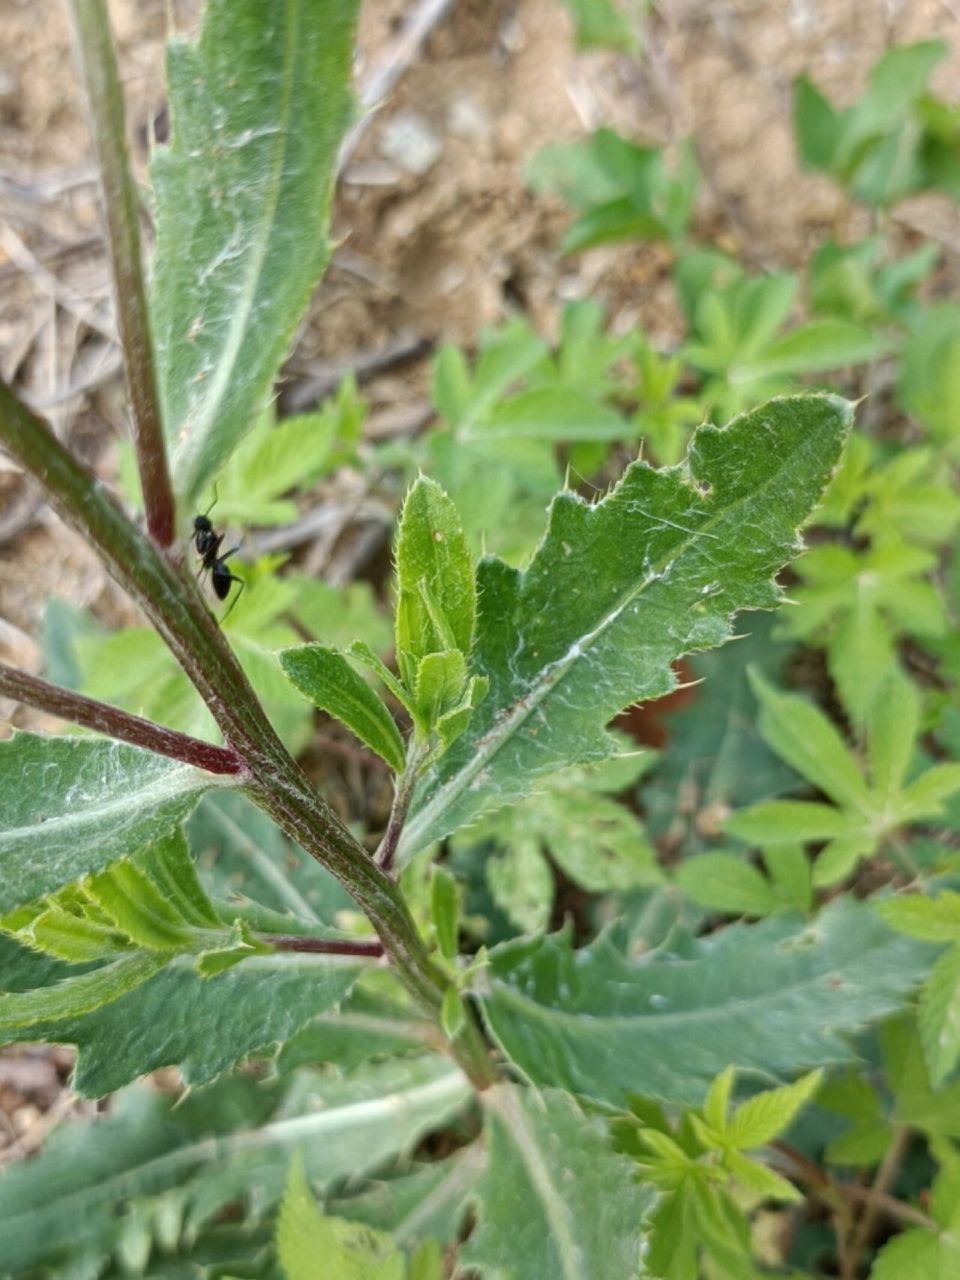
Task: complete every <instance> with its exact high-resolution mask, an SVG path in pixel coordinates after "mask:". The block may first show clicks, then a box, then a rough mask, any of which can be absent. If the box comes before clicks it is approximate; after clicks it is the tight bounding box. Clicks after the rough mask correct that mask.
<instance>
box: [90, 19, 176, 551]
mask: <svg viewBox="0 0 960 1280" xmlns="http://www.w3.org/2000/svg"><path fill="white" fill-rule="evenodd" d="M70 7H71V10H72V12H73V22H74V30H75V32H76V37H77V48H78V53H79V57H78V61H79V64H80V69H81V74H82V76H83V80H84V85H85V88H86V91H87V102H88V106H89V117H90V131H91V134H92V135H93V141H94V146H95V147H96V152H97V160H98V161H99V167H100V181H101V184H102V188H103V203H104V210H105V214H106V223H107V238H108V241H109V245H110V262H111V266H112V270H113V285H114V299H115V305H116V314H117V326H118V328H119V331H120V341H121V343H122V345H123V351H124V356H125V366H126V373H127V387H128V389H129V393H130V405H131V408H132V410H133V443H134V448H135V450H136V455H137V466H138V468H139V472H140V486H141V489H142V491H143V502H144V509H145V511H146V516H147V530H148V532H149V534H150V537H151V538H152V539H153V540H154V542H156V543H157V545H158V546H161V547H169V546H170V545H171V543H172V542H173V539H174V534H175V529H176V514H175V504H174V497H173V487H172V485H171V481H170V472H169V468H168V466H167V452H166V444H165V442H164V436H163V424H162V417H161V412H160V394H159V390H158V387H157V380H156V370H155V365H154V360H153V346H152V343H151V340H150V316H149V311H148V307H147V290H146V284H145V280H144V271H143V259H142V256H141V253H140V210H139V201H138V198H137V189H136V185H135V183H134V181H133V177H132V175H131V173H130V166H129V161H128V155H127V146H126V121H125V113H124V107H123V91H122V90H121V87H120V77H119V74H118V72H117V58H116V52H115V50H114V47H113V38H112V35H111V32H110V22H109V18H108V16H107V10H106V4H105V0H70Z"/></svg>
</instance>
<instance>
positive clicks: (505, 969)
mask: <svg viewBox="0 0 960 1280" xmlns="http://www.w3.org/2000/svg"><path fill="white" fill-rule="evenodd" d="M929 958H930V952H929V950H928V949H927V948H925V947H923V946H922V945H920V944H917V943H914V942H910V941H909V940H908V939H905V938H900V937H897V936H896V935H895V934H893V933H891V932H890V931H889V930H888V929H887V928H886V927H885V926H884V925H882V924H881V923H880V922H879V921H878V920H877V918H876V916H875V915H874V913H873V912H872V911H871V910H870V908H869V907H866V906H864V905H862V904H860V903H856V902H853V901H850V900H847V899H840V900H838V901H837V902H835V903H833V904H832V905H831V906H830V907H829V908H827V909H826V910H825V911H824V912H822V913H821V915H820V916H819V917H818V918H817V920H815V921H814V922H813V923H812V924H810V925H808V926H806V927H804V926H803V925H800V924H798V923H797V922H796V920H795V919H791V918H785V917H783V916H776V917H773V918H771V919H769V920H765V921H763V922H762V923H760V924H752V925H734V926H732V927H730V928H728V929H725V930H723V931H721V932H719V933H717V934H714V935H712V936H711V937H709V938H707V939H703V940H700V941H698V942H697V943H696V945H695V947H694V949H693V951H692V954H691V955H690V956H689V958H683V959H678V958H673V957H670V956H665V955H663V954H657V955H655V956H652V957H649V958H648V959H647V960H646V961H645V962H640V963H637V962H634V961H632V960H630V959H628V958H627V957H626V956H625V955H624V954H623V953H622V952H621V951H620V950H619V949H618V947H617V946H616V945H615V943H614V941H613V939H612V937H611V936H610V935H609V934H608V935H604V936H602V937H600V938H599V939H598V940H597V941H596V942H594V943H593V944H591V946H589V947H587V948H584V949H583V950H580V951H574V950H573V948H572V947H571V945H570V940H569V938H568V937H567V936H565V935H562V934H555V935H553V936H551V937H547V938H540V939H536V940H534V941H530V942H524V941H519V942H511V943H507V944H505V945H504V946H502V947H500V948H497V949H496V950H494V951H493V952H492V953H491V956H490V966H489V968H488V970H486V971H485V975H484V981H485V983H486V986H485V989H484V990H483V991H482V993H481V1000H482V1007H483V1011H484V1017H485V1019H486V1021H487V1024H488V1026H489V1028H490V1030H491V1032H492V1033H493V1035H494V1037H495V1038H496V1040H497V1041H498V1043H499V1044H500V1045H501V1047H502V1049H503V1050H504V1052H505V1053H506V1055H507V1057H508V1058H509V1059H510V1061H511V1062H513V1063H514V1065H515V1066H516V1067H517V1068H518V1069H519V1070H520V1071H522V1072H523V1073H524V1074H525V1075H526V1076H528V1077H529V1079H530V1080H531V1081H533V1082H534V1083H535V1084H539V1085H544V1086H547V1085H550V1086H556V1087H559V1088H565V1089H569V1090H570V1091H571V1092H573V1093H577V1094H580V1095H581V1096H583V1097H585V1098H589V1099H591V1100H593V1101H595V1102H597V1103H600V1104H603V1105H606V1106H611V1107H617V1108H622V1107H623V1106H624V1102H625V1099H626V1097H627V1095H629V1094H648V1095H651V1096H653V1097H656V1098H661V1099H664V1100H666V1101H668V1102H672V1103H680V1102H682V1103H693V1104H696V1103H698V1102H699V1101H700V1099H701V1098H702V1096H703V1093H704V1090H705V1088H706V1086H707V1084H708V1082H709V1081H710V1080H711V1079H712V1078H713V1077H714V1076H715V1075H717V1074H718V1073H719V1072H720V1071H722V1070H723V1069H724V1068H725V1067H726V1066H728V1065H729V1064H731V1063H732V1064H734V1065H736V1066H739V1067H743V1068H751V1069H754V1070H757V1071H761V1072H768V1073H772V1074H777V1073H790V1072H795V1071H799V1070H803V1069H804V1068H807V1067H812V1066H819V1065H822V1064H824V1063H827V1062H842V1061H843V1060H845V1059H849V1057H850V1049H849V1048H848V1046H847V1044H846V1043H845V1042H844V1040H843V1039H842V1035H843V1033H851V1034H852V1033H853V1032H855V1031H856V1030H857V1029H859V1028H860V1027H861V1026H863V1025H864V1024H865V1023H868V1022H870V1021H872V1020H873V1019H876V1018H880V1017H882V1016H883V1015H884V1014H886V1013H889V1012H891V1011H892V1010H894V1009H896V1008H897V1007H898V1006H899V1004H900V1003H901V1001H902V1000H903V999H904V997H905V995H906V993H907V992H909V991H910V989H911V988H912V987H913V986H914V985H915V984H916V983H917V982H918V981H919V980H920V979H921V977H922V976H923V975H924V973H925V972H926V970H927V967H928V965H929Z"/></svg>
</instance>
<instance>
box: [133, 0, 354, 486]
mask: <svg viewBox="0 0 960 1280" xmlns="http://www.w3.org/2000/svg"><path fill="white" fill-rule="evenodd" d="M355 9H356V6H355V4H353V3H351V0H347V2H346V3H337V4H331V3H327V2H325V0H321V2H320V3H308V0H288V3H285V4H283V5H273V4H263V3H262V0H210V3H209V4H207V6H206V9H205V13H204V18H203V27H202V30H201V34H200V39H199V42H198V43H197V44H195V45H193V44H189V43H187V42H186V41H183V40H180V39H177V40H174V41H171V43H170V45H169V46H168V58H167V74H168V80H169V97H170V106H171V111H172V116H173V138H172V141H171V144H170V146H169V147H164V148H161V149H158V150H157V151H156V152H155V153H154V155H153V158H152V163H151V167H150V174H151V178H152V180H153V185H154V206H155V210H156V224H157V252H156V258H155V262H154V270H153V284H152V288H151V298H150V301H151V313H152V320H153V331H154V340H155V344H156V357H157V372H158V378H159V383H160V395H161V402H162V406H163V417H164V427H165V430H166V433H167V438H168V440H169V441H170V446H171V450H172V455H173V471H174V479H175V487H176V490H177V492H178V493H179V494H180V495H181V496H182V498H183V499H184V503H185V506H186V507H189V506H190V504H191V503H192V502H194V500H195V499H196V498H197V497H198V495H199V494H200V492H201V491H202V490H203V488H204V487H205V486H206V484H207V483H208V482H209V481H210V479H211V478H212V476H213V475H214V474H215V473H216V472H217V470H218V469H219V468H220V466H222V465H223V463H224V462H225V461H226V460H227V458H228V457H229V456H230V454H231V453H232V451H233V449H234V448H235V446H236V445H237V444H238V443H239V441H240V439H241V438H242V437H243V436H244V435H245V433H246V432H247V431H248V430H249V429H250V428H251V427H252V426H253V425H254V422H255V420H256V417H257V415H258V413H259V412H260V410H261V409H262V408H263V404H264V401H265V399H266V397H267V396H268V394H269V391H270V387H271V384H272V382H273V379H274V377H275V375H276V373H277V370H278V369H279V367H280V362H281V361H282V359H283V357H284V354H285V353H286V349H287V346H288V344H289V342H290V339H291V337H292V336H293V331H294V328H295V327H296V324H297V322H298V321H299V319H300V316H301V313H302V311H303V309H304V307H305V306H306V302H307V299H308V298H309V296H310V292H311V290H312V289H313V287H314V285H315V284H316V282H317V280H318V279H319V278H320V275H321V274H322V272H323V269H324V267H325V265H326V262H327V258H328V256H329V252H330V249H329V242H328V239H327V228H328V223H329V210H330V194H331V189H332V185H333V175H334V170H335V166H336V156H337V148H338V146H339V143H340V138H341V135H342V133H343V130H344V128H345V126H346V124H347V119H348V114H349V107H350V97H349V78H350V57H351V52H352V46H353V29H354V19H355ZM184 245H189V246H190V252H189V253H187V252H185V251H184Z"/></svg>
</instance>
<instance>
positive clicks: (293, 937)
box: [260, 933, 384, 959]
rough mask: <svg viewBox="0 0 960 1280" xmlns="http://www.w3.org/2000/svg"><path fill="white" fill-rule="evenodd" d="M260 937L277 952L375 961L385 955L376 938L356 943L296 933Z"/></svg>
mask: <svg viewBox="0 0 960 1280" xmlns="http://www.w3.org/2000/svg"><path fill="white" fill-rule="evenodd" d="M260 936H261V938H262V939H263V941H264V942H268V943H269V944H270V946H271V947H274V948H275V949H276V950H277V951H309V952H312V953H314V954H316V955H321V956H372V957H373V958H374V959H379V958H380V957H381V956H382V955H383V954H384V950H383V946H382V944H381V943H379V942H378V941H377V940H376V938H370V939H363V940H360V939H357V940H356V941H353V940H351V939H347V938H301V937H300V936H299V935H298V934H295V933H294V934H279V935H278V934H273V933H264V934H261V935H260Z"/></svg>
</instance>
